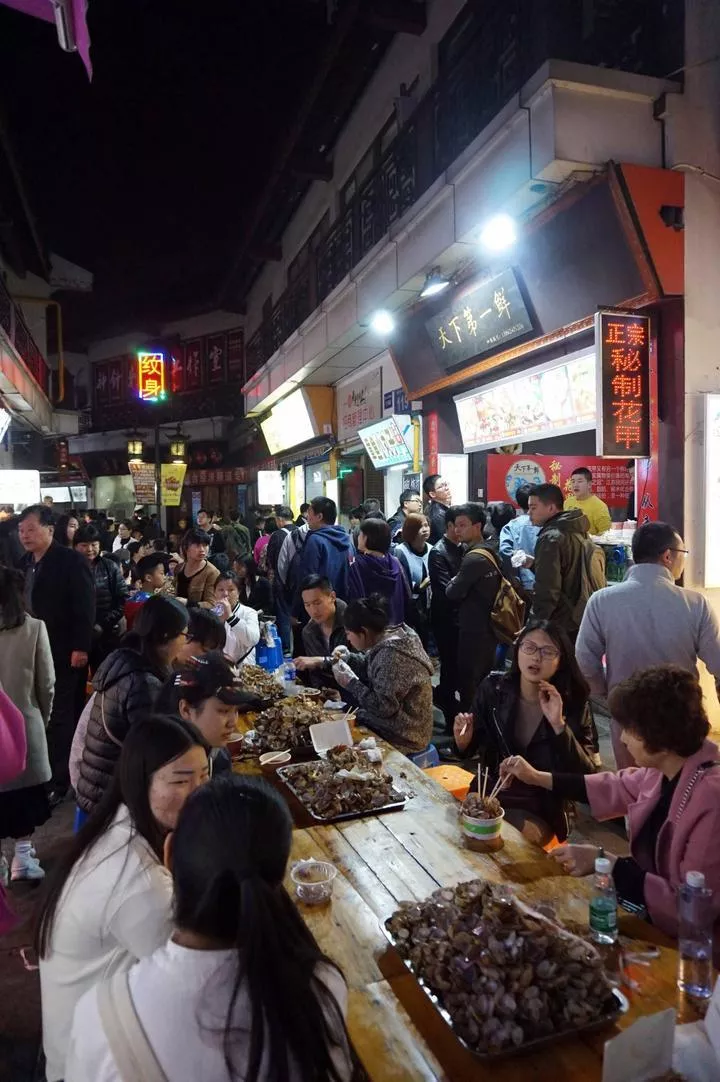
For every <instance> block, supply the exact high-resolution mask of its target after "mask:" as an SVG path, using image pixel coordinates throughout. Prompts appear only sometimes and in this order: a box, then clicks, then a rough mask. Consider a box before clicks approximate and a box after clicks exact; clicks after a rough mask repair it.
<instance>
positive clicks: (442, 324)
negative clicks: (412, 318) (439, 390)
mask: <svg viewBox="0 0 720 1082" xmlns="http://www.w3.org/2000/svg"><path fill="white" fill-rule="evenodd" d="M425 329H426V330H427V332H428V334H429V335H430V340H431V342H432V347H433V352H434V354H435V357H436V358H437V360H438V361H439V362H440V364H442V365H443V367H445V368H453V367H454V366H455V365H456V364H462V363H463V361H469V360H470V358H471V357H477V356H479V355H481V354H483V353H488V352H489V351H490V350H497V349H500V347H501V346H503V345H505V343H507V342H512V341H513V340H514V339H515V338H520V337H522V335H524V334H527V333H528V332H529V331H532V329H533V325H532V320H531V318H530V314H529V312H528V310H527V308H526V306H525V301H524V300H523V298H522V294H521V292H520V287H519V286H518V281H517V278H516V276H515V272H514V271H513V270H511V269H508V270H504V271H502V272H501V273H500V274H496V275H495V277H494V278H489V279H488V280H487V281H485V282H480V283H479V284H478V285H472V286H470V288H469V289H467V290H465V291H464V292H463V293H460V294H459V295H458V296H457V297H456V298H455V300H454V301H453V303H452V306H451V307H449V308H443V310H442V311H441V312H438V313H437V315H435V316H433V317H432V319H428V320H427V322H426V323H425Z"/></svg>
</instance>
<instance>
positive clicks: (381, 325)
mask: <svg viewBox="0 0 720 1082" xmlns="http://www.w3.org/2000/svg"><path fill="white" fill-rule="evenodd" d="M370 326H371V327H372V329H373V330H374V331H375V333H376V334H392V332H393V331H394V330H395V319H394V318H393V316H392V315H391V313H390V312H388V311H386V309H385V308H381V309H380V310H379V311H377V312H375V314H374V315H373V317H372V319H371V320H370Z"/></svg>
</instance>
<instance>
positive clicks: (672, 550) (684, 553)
mask: <svg viewBox="0 0 720 1082" xmlns="http://www.w3.org/2000/svg"><path fill="white" fill-rule="evenodd" d="M670 551H671V552H682V554H683V556H689V555H690V549H673V548H671V549H670Z"/></svg>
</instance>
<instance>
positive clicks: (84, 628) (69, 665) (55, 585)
mask: <svg viewBox="0 0 720 1082" xmlns="http://www.w3.org/2000/svg"><path fill="white" fill-rule="evenodd" d="M53 523H54V516H53V513H52V511H51V510H50V508H49V507H43V506H42V505H41V504H33V505H32V506H30V507H26V508H25V510H24V511H23V512H22V514H21V515H20V525H19V536H20V543H21V544H22V546H23V548H24V549H25V555H24V556H23V558H22V560H21V563H20V566H21V569H22V570H23V571H24V572H25V605H26V608H27V609H28V611H29V612H31V613H32V614H33V616H37V617H38V619H40V620H44V621H45V626H46V627H47V632H48V637H49V639H50V649H51V650H52V655H53V661H54V663H55V700H54V702H53V709H52V714H51V716H50V724H49V725H48V750H49V753H50V766H51V768H52V776H53V780H52V783H51V784H52V795H51V802H57V801H58V800H60V799H62V797H63V796H64V794H65V792H66V791H67V788H68V785H69V783H70V775H69V771H68V760H69V757H70V746H71V744H72V738H73V734H74V732H75V724H76V722H77V714H76V702H77V699H78V690H77V689H78V683H79V682H80V681H82V677H83V674H84V672H85V669H86V668H87V664H88V660H89V654H90V647H91V645H92V633H93V626H94V624H95V582H94V580H93V575H92V571H91V570H90V565H89V564H88V562H87V560H85V559H83V557H82V556H81V555H80V553H78V552H74V551H73V550H72V549H67V548H63V547H62V546H61V545H58V544H57V542H55V541H53V530H54V526H53ZM53 798H54V799H53Z"/></svg>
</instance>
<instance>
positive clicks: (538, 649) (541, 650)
mask: <svg viewBox="0 0 720 1082" xmlns="http://www.w3.org/2000/svg"><path fill="white" fill-rule="evenodd" d="M520 649H521V650H522V652H523V654H527V655H528V657H535V655H536V654H539V655H540V657H541V658H542V659H543V661H554V660H555V658H557V657H560V651H559V650H558V649H557V648H556V647H554V646H537V645H536V644H535V643H534V642H532V641H531V640H530V639H524V640H523V642H521V643H520Z"/></svg>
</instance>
